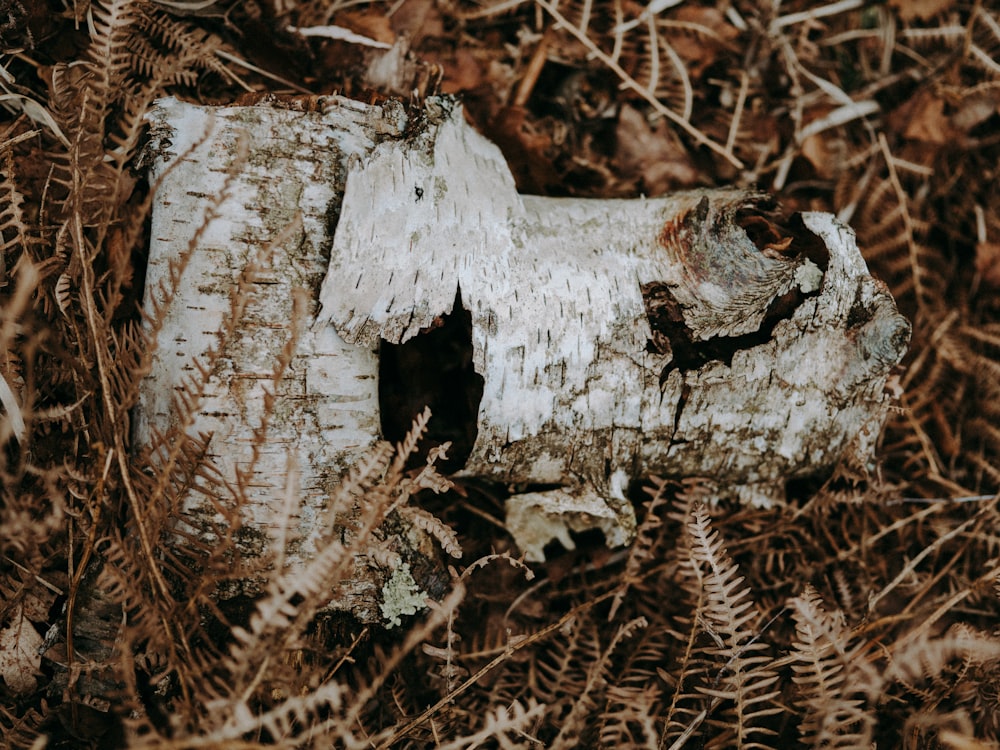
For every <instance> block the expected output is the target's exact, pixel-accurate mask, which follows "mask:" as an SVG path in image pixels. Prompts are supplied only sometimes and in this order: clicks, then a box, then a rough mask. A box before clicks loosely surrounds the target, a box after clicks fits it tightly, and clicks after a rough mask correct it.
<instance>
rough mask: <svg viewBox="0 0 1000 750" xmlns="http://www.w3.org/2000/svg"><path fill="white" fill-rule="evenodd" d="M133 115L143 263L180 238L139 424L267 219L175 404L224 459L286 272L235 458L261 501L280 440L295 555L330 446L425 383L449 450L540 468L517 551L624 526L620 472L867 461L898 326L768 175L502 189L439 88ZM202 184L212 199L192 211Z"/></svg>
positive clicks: (306, 535) (881, 291) (279, 468)
mask: <svg viewBox="0 0 1000 750" xmlns="http://www.w3.org/2000/svg"><path fill="white" fill-rule="evenodd" d="M155 118H156V120H157V124H158V126H159V127H160V128H161V129H164V128H165V129H172V130H173V132H174V133H175V137H174V139H175V141H176V142H174V143H173V144H172V145H169V147H166V148H161V149H160V153H159V155H158V157H157V161H156V164H155V165H154V176H158V177H160V179H161V180H162V185H161V187H160V189H159V191H158V193H157V196H156V204H155V208H154V218H153V232H152V235H153V240H152V243H151V250H150V264H149V268H150V271H149V277H148V286H149V288H155V285H156V284H157V283H158V282H159V281H160V280H163V279H168V278H169V262H170V260H171V259H172V258H176V257H178V256H179V255H180V254H182V253H184V252H186V251H187V250H189V249H190V248H189V245H190V243H191V242H192V241H194V242H195V243H196V244H197V247H196V248H195V252H194V253H193V254H192V259H191V261H190V262H189V264H188V267H187V268H186V270H185V272H184V275H183V276H182V278H181V280H180V282H179V287H178V291H177V294H176V297H175V300H174V302H173V305H172V307H171V310H170V312H169V313H168V316H167V318H166V320H165V321H164V326H163V329H162V331H161V333H160V335H159V337H158V340H159V346H160V350H159V352H158V354H157V357H158V360H157V367H156V368H154V372H153V374H152V375H151V376H150V378H149V380H148V381H147V384H146V386H145V388H144V393H143V400H142V403H141V406H140V411H141V415H140V420H139V421H140V436H142V435H145V436H146V439H147V440H148V439H149V436H150V435H151V434H152V432H151V430H152V429H153V428H155V429H157V430H160V431H163V429H164V428H165V427H166V426H168V425H169V423H170V420H171V419H172V417H171V409H170V407H169V400H170V395H171V394H172V392H173V389H175V388H176V387H177V386H178V385H179V383H180V382H181V378H182V377H183V375H184V373H185V370H184V367H183V366H182V365H180V364H179V363H181V362H190V361H191V358H192V357H195V358H198V357H204V356H205V353H206V352H207V351H209V349H210V347H211V346H212V345H214V342H215V340H216V339H215V335H214V331H216V330H219V329H220V328H221V326H222V325H223V323H224V321H225V317H226V314H227V310H228V309H229V306H228V300H229V297H230V294H231V289H232V287H233V284H234V281H235V279H237V278H238V277H239V274H240V273H241V271H242V269H243V268H244V267H245V266H246V264H247V261H248V259H250V258H253V257H256V256H257V255H259V253H260V248H261V246H262V245H266V244H267V243H269V242H270V243H271V244H270V245H269V246H268V251H267V252H268V254H269V257H268V259H267V261H266V264H267V268H268V278H267V284H266V285H260V286H259V288H256V289H255V293H254V298H253V301H252V303H251V306H250V308H249V310H250V313H249V314H248V315H247V316H246V329H245V330H243V331H242V332H240V333H239V336H238V337H237V338H240V339H241V340H244V341H245V342H251V341H252V342H253V345H252V346H243V347H242V348H241V347H235V348H232V347H231V348H230V350H227V353H226V355H225V357H224V358H223V359H224V361H225V363H226V365H225V366H224V367H221V368H219V369H218V372H216V373H213V375H212V378H211V380H210V383H209V387H208V388H207V390H206V402H207V403H208V406H209V408H203V409H202V410H201V411H200V412H199V415H198V418H197V420H196V424H195V425H193V426H192V427H191V429H192V430H195V431H201V432H213V433H214V434H215V438H214V440H213V443H212V451H213V455H212V459H213V460H214V461H215V462H216V463H217V464H218V465H219V466H220V468H221V469H222V470H223V471H224V472H225V471H235V470H236V468H237V466H238V465H239V462H240V460H241V459H240V458H239V456H240V455H241V452H243V451H245V450H246V445H247V442H248V437H247V436H248V433H249V432H252V430H253V426H254V425H256V424H258V423H259V422H260V420H261V419H262V418H263V416H264V414H263V412H262V409H263V406H262V401H261V399H260V397H259V396H260V394H259V393H258V392H257V390H255V388H258V386H260V387H262V386H261V385H260V384H262V383H264V382H266V381H267V378H268V376H269V374H270V372H271V370H272V369H273V362H274V360H275V358H276V357H277V355H278V353H279V352H280V351H281V347H282V346H284V341H285V339H287V335H286V336H284V337H283V336H282V335H281V334H282V332H287V328H288V326H289V321H290V320H291V319H292V317H293V316H292V313H291V307H290V304H291V303H290V300H291V299H292V298H293V296H294V295H293V289H295V288H304V289H306V290H307V291H308V294H307V300H306V304H305V306H304V315H305V320H306V322H307V323H308V324H309V325H308V326H307V330H306V332H305V333H304V334H303V335H302V337H301V338H300V340H299V341H298V343H297V344H296V348H295V353H294V355H293V358H292V366H291V367H290V368H289V374H288V375H286V376H285V378H284V379H283V380H282V387H281V388H280V389H279V392H278V393H277V394H276V398H275V402H274V404H275V405H274V408H273V414H272V415H271V417H270V419H271V422H272V425H271V427H270V433H269V435H272V436H276V437H271V438H269V443H268V448H269V451H265V453H266V455H264V456H262V457H261V456H258V457H257V459H256V463H255V464H254V465H253V472H254V474H253V477H252V480H253V481H251V482H248V483H247V486H248V487H250V488H251V492H252V493H253V498H252V500H253V510H252V513H253V519H252V520H253V521H254V522H256V523H259V524H260V525H261V526H262V527H266V526H267V523H268V521H267V519H268V516H269V514H271V515H273V513H274V512H275V508H274V505H275V498H277V497H280V491H278V490H279V489H280V477H281V476H282V472H283V469H284V465H285V460H284V455H285V453H286V452H287V451H289V450H291V451H293V452H296V453H297V454H298V464H299V466H300V467H301V471H302V474H303V476H302V485H303V489H304V493H303V494H304V501H303V505H302V508H301V509H300V512H299V534H300V536H299V541H298V544H297V547H296V554H298V555H300V556H302V558H303V559H306V558H308V556H309V555H310V554H311V550H312V549H313V547H314V546H315V544H316V540H317V539H318V538H320V536H321V535H322V533H323V531H324V529H323V519H324V515H323V507H324V502H325V498H326V497H327V496H328V493H329V492H330V491H331V488H332V487H333V486H335V485H336V482H337V481H338V477H339V476H340V474H341V472H342V471H343V470H344V469H345V468H346V467H347V466H348V465H349V464H350V463H351V461H352V460H354V458H355V457H356V456H357V455H358V451H359V450H361V449H363V448H364V447H366V446H368V445H371V444H372V443H374V442H375V441H377V440H379V439H380V438H382V437H384V436H385V434H386V430H390V431H391V429H390V427H388V425H390V423H392V421H393V420H394V419H398V420H400V421H404V422H408V420H409V419H410V418H411V417H412V416H413V414H414V413H415V412H416V411H418V410H420V409H422V408H423V406H424V405H426V404H427V403H428V402H432V405H433V406H434V408H435V412H436V414H437V415H438V420H440V421H442V422H443V423H444V424H443V425H442V430H443V431H444V432H448V431H449V430H450V431H451V432H452V433H454V435H455V436H458V439H457V440H456V442H457V443H460V444H462V445H461V447H460V449H459V450H458V459H457V461H456V465H454V466H453V467H452V468H453V469H454V471H455V473H456V474H458V475H461V476H475V477H481V478H483V479H489V480H493V481H496V482H500V483H503V484H506V485H510V486H516V487H521V488H527V489H528V490H530V489H531V488H532V487H539V486H544V487H546V488H547V489H544V490H541V491H538V492H532V491H526V492H524V493H522V494H520V495H515V496H514V497H512V498H511V499H510V500H509V502H508V515H507V521H506V523H507V528H508V530H509V531H510V533H511V534H512V536H513V537H514V540H515V542H516V543H517V545H518V547H519V548H520V549H521V550H522V551H523V552H524V553H525V554H526V556H527V557H528V559H532V560H538V559H542V558H543V557H544V553H545V547H546V546H547V545H548V544H550V543H551V542H553V541H558V542H560V543H561V544H562V545H563V546H566V547H571V546H572V545H573V544H574V542H573V535H574V534H576V533H579V532H581V531H586V530H593V529H597V530H600V531H601V532H602V533H603V534H604V537H605V539H606V541H607V542H608V543H609V544H612V545H618V544H625V543H627V542H628V541H629V540H630V539H631V537H632V535H633V533H634V524H635V520H634V514H633V509H632V506H631V504H630V502H629V501H628V499H627V486H628V484H629V482H630V481H634V480H641V479H642V478H644V477H645V476H648V475H649V474H659V475H664V476H675V477H684V476H708V477H711V478H712V479H714V480H715V481H716V482H717V484H718V485H719V487H720V492H722V493H723V494H729V495H734V496H737V497H740V498H741V499H743V500H745V501H748V502H756V503H768V502H773V501H775V500H780V499H782V497H783V493H784V486H785V484H786V483H787V482H788V481H789V480H792V479H796V478H800V477H806V476H813V475H817V474H823V473H824V472H829V471H830V470H831V469H832V467H833V466H835V465H836V464H837V462H838V461H839V460H841V458H842V457H843V456H845V455H846V454H847V453H849V452H850V453H853V455H854V456H855V457H856V458H857V459H859V460H860V462H861V463H862V464H867V463H869V462H870V461H871V460H872V453H873V450H874V445H875V441H876V438H877V436H878V432H879V430H880V429H881V426H882V424H883V422H884V419H885V416H886V413H887V409H888V407H889V397H888V396H887V395H886V393H885V384H886V380H887V378H888V376H889V373H890V370H891V369H892V368H893V367H894V366H895V365H896V364H897V363H898V362H899V360H900V359H901V357H902V355H903V353H904V351H905V348H906V344H907V341H908V337H909V325H908V323H907V322H906V321H905V320H904V319H903V318H902V317H901V316H900V315H899V314H898V313H897V311H896V308H895V305H894V303H893V301H892V299H891V297H890V296H889V294H888V292H887V291H886V289H885V287H884V286H883V285H881V284H880V283H878V282H877V281H875V280H874V279H873V278H872V277H871V276H870V275H869V274H868V271H867V268H866V266H865V263H864V260H863V259H862V257H861V254H860V253H859V252H858V249H857V246H856V244H855V242H854V235H853V233H852V232H851V230H850V229H848V228H847V227H845V226H843V225H842V224H840V223H838V222H837V221H836V220H835V219H834V218H833V217H831V216H829V215H827V214H819V213H806V214H802V215H801V216H799V217H792V218H791V219H789V220H787V221H784V220H781V219H780V218H779V217H778V216H777V214H775V213H774V212H773V211H771V209H770V207H769V205H768V200H767V198H766V197H764V196H761V195H758V194H753V193H748V192H746V191H741V190H725V189H723V190H702V191H693V192H686V193H679V194H674V195H670V196H666V197H663V198H657V199H636V200H577V199H566V198H562V199H554V198H541V197H534V196H522V195H519V194H518V193H517V192H516V190H515V188H514V181H513V178H512V176H511V174H510V170H509V169H508V167H507V165H506V163H505V162H504V160H503V158H502V156H501V154H500V152H499V150H498V149H497V148H496V147H495V146H494V145H493V144H491V143H489V142H488V141H486V140H485V139H483V138H482V137H481V136H480V135H478V134H477V133H476V132H474V131H473V130H472V129H471V128H470V127H468V126H467V125H466V123H465V121H464V119H463V117H462V113H461V108H460V107H459V106H458V105H457V104H456V103H455V102H454V101H452V100H449V99H431V100H428V102H427V103H426V104H425V109H424V111H423V112H422V113H417V116H416V117H411V118H410V119H407V117H406V115H405V113H402V111H401V109H400V108H399V107H398V106H387V107H384V108H380V107H368V106H366V105H362V104H359V103H357V102H348V101H346V100H343V99H339V98H330V99H327V100H324V102H323V106H321V107H316V108H312V109H311V110H309V111H299V110H295V109H292V108H288V107H276V106H264V105H259V106H256V107H230V108H217V109H211V108H204V107H194V106H192V105H183V104H180V103H178V102H175V101H172V100H168V101H165V102H164V103H163V104H162V105H161V107H160V108H159V109H158V111H157V114H156V115H155ZM181 125H183V127H182V128H181ZM241 138H242V139H244V142H245V141H246V140H248V141H249V146H248V148H247V149H244V150H243V153H246V152H247V151H248V154H249V155H248V156H242V157H240V156H238V154H239V153H241V151H240V149H238V148H237V147H236V144H237V142H239V141H240V140H241ZM199 139H200V140H199ZM240 160H242V161H240ZM227 180H228V182H227ZM227 185H228V187H226V186H227ZM206 195H222V196H223V197H222V198H221V203H220V205H218V206H217V207H216V216H215V218H212V219H211V221H209V223H208V225H207V227H203V226H202V225H203V224H204V218H203V217H204V216H205V212H206V208H207V206H208V204H209V203H210V201H209V200H208V199H207V198H206ZM293 217H297V218H296V219H295V220H296V221H298V222H299V223H298V224H297V225H296V228H295V229H294V230H293V231H292V236H290V237H286V236H285V235H283V234H282V232H285V234H287V233H288V232H287V228H288V226H289V224H290V223H291V221H292V219H293ZM279 237H280V238H283V239H281V240H280V241H277V242H275V241H274V240H275V238H279ZM192 238H194V240H192ZM188 366H189V367H190V365H188ZM254 383H256V384H257V385H253V384H254ZM248 384H249V385H248ZM258 390H259V388H258ZM396 412H405V413H396ZM448 414H451V415H452V421H451V423H448V417H447V415H448ZM433 424H434V420H432V425H433ZM390 437H392V436H391V435H390ZM448 439H454V437H453V436H452V435H451V434H449V436H448ZM192 502H193V501H192ZM387 585H388V582H387V581H382V582H381V583H379V582H376V583H375V584H373V583H372V582H371V581H368V582H366V583H365V584H364V585H363V586H362V585H361V584H359V586H358V591H364V592H368V593H365V594H364V596H368V597H369V598H370V596H371V595H370V592H371V591H376V592H377V591H379V590H382V591H383V592H384V591H385V590H386V589H385V587H386V586H387ZM393 585H394V586H398V585H399V581H394V582H393ZM415 585H418V586H419V585H420V582H419V581H417V582H416V584H415ZM411 599H413V597H411V598H410V599H408V601H410V600H411ZM333 606H336V603H334V605H333ZM347 606H348V607H349V608H351V609H357V607H356V605H354V604H351V605H347ZM369 610H370V611H375V610H374V609H373V608H372V607H369ZM390 611H391V612H393V613H394V612H395V610H393V609H392V608H390ZM383 613H384V610H383ZM372 617H377V613H376V614H375V615H372ZM386 617H388V615H386Z"/></svg>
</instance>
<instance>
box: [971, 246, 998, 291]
mask: <svg viewBox="0 0 1000 750" xmlns="http://www.w3.org/2000/svg"><path fill="white" fill-rule="evenodd" d="M976 270H977V271H979V274H980V276H981V277H982V280H983V283H984V284H986V285H988V286H991V287H994V288H997V287H1000V242H979V243H976Z"/></svg>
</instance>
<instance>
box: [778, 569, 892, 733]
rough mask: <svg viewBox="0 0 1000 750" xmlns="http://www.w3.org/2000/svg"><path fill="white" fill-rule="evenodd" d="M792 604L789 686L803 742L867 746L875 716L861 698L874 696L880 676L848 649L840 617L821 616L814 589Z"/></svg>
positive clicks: (857, 652)
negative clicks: (793, 688) (800, 712)
mask: <svg viewBox="0 0 1000 750" xmlns="http://www.w3.org/2000/svg"><path fill="white" fill-rule="evenodd" d="M791 605H792V607H793V610H792V616H793V617H794V618H795V633H796V640H795V641H794V642H793V653H794V655H795V657H796V661H795V663H794V664H793V665H792V670H793V671H794V673H795V676H794V677H792V681H793V682H794V683H795V684H796V685H797V686H798V688H799V691H800V693H801V696H802V697H801V699H800V704H801V705H802V707H803V709H804V710H805V717H804V718H803V720H802V723H801V724H800V725H799V731H800V732H801V733H802V739H803V741H804V742H806V743H807V744H809V745H810V746H811V747H816V748H866V747H869V746H870V745H871V742H872V730H873V728H874V717H873V715H872V712H871V710H870V709H869V708H868V707H867V706H866V701H865V700H864V695H867V696H869V697H874V696H876V695H877V694H878V691H879V687H880V685H881V680H880V678H879V676H878V674H877V673H876V672H875V671H874V670H873V669H872V667H871V666H870V664H869V663H868V662H867V661H866V660H865V659H864V655H863V654H862V653H861V650H860V649H859V648H858V647H856V646H852V645H850V643H849V641H850V638H851V636H850V633H849V632H848V630H847V628H846V627H845V625H844V618H843V615H842V614H841V613H840V612H839V611H838V612H834V613H832V614H829V613H827V612H825V611H824V610H823V605H822V600H821V599H820V596H819V594H818V593H817V592H816V590H815V589H814V588H812V586H807V587H806V590H805V591H804V592H803V593H802V595H801V596H798V597H796V598H794V599H792V601H791Z"/></svg>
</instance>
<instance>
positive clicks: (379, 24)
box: [337, 10, 396, 44]
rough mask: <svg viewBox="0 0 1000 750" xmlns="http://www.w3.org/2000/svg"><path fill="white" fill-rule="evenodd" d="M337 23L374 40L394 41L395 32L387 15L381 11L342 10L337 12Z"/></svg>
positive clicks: (386, 42)
mask: <svg viewBox="0 0 1000 750" xmlns="http://www.w3.org/2000/svg"><path fill="white" fill-rule="evenodd" d="M337 24H338V25H339V26H343V27H344V28H346V29H350V30H351V31H353V32H354V33H355V34H360V35H361V36H366V37H368V38H369V39H374V40H375V41H376V42H383V43H385V44H395V43H396V32H395V31H393V30H392V27H391V26H390V24H389V17H388V16H386V15H383V14H381V13H364V12H359V11H352V10H347V11H342V12H340V13H338V14H337Z"/></svg>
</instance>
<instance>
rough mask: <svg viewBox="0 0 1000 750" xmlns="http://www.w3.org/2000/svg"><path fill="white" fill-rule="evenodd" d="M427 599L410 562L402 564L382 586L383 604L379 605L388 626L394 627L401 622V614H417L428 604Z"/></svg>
mask: <svg viewBox="0 0 1000 750" xmlns="http://www.w3.org/2000/svg"><path fill="white" fill-rule="evenodd" d="M425 599H427V594H426V593H425V592H423V591H421V590H420V588H419V587H418V586H417V582H416V581H414V580H413V576H412V575H410V566H409V564H407V563H403V564H402V565H400V566H399V567H398V568H397V569H396V570H395V571H393V574H392V577H391V578H390V579H389V580H388V581H386V583H385V586H383V587H382V604H380V605H379V607H380V609H381V610H382V617H384V618H385V620H386V627H387V628H393V627H395V626H396V625H399V624H401V622H402V621H401V620H400V619H399V617H400V615H415V614H416V613H417V612H418V611H419V610H421V609H424V608H425V607H426V606H427V605H426V604H425V603H424V600H425Z"/></svg>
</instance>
